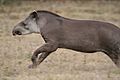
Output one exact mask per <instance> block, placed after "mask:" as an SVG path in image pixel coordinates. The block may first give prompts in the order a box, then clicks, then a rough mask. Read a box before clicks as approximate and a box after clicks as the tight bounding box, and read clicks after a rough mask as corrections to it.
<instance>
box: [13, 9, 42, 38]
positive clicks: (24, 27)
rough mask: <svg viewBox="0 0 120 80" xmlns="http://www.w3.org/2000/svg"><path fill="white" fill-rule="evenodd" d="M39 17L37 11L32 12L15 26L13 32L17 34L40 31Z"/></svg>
mask: <svg viewBox="0 0 120 80" xmlns="http://www.w3.org/2000/svg"><path fill="white" fill-rule="evenodd" d="M38 18H39V17H38V13H37V12H36V11H34V12H32V13H30V15H29V16H28V17H27V18H26V19H25V20H23V21H21V22H20V23H18V24H17V25H16V26H15V27H14V29H13V31H12V34H13V35H14V36H15V35H25V34H30V33H39V32H40V28H39V26H38V25H37V20H38Z"/></svg>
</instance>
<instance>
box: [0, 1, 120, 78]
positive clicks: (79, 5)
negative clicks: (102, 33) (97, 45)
mask: <svg viewBox="0 0 120 80" xmlns="http://www.w3.org/2000/svg"><path fill="white" fill-rule="evenodd" d="M36 9H37V10H41V9H44V10H49V11H53V12H56V13H58V14H60V15H62V16H65V17H69V18H75V19H93V20H101V21H107V22H111V23H113V24H116V25H117V26H120V1H118V2H117V1H108V2H105V1H104V0H102V1H101V2H100V1H88V2H86V1H64V0H61V1H60V0H59V1H56V2H53V1H52V0H51V1H50V0H49V1H45V2H42V1H34V2H33V1H26V2H25V1H24V2H22V3H20V4H13V5H8V6H4V5H2V6H0V80H120V70H119V69H117V68H116V67H115V65H114V64H113V62H112V61H111V60H110V59H109V57H107V56H106V55H105V54H103V53H101V52H98V53H94V54H87V53H86V54H85V53H80V52H75V51H72V50H66V49H58V50H57V51H56V52H54V53H52V54H51V55H50V56H49V57H48V58H47V59H46V60H45V61H44V62H43V63H41V64H40V66H39V67H38V68H37V69H28V68H27V66H28V65H29V64H31V61H30V57H31V55H32V52H33V51H34V50H35V49H36V48H37V47H39V46H41V45H42V44H44V41H43V39H42V38H41V36H39V35H36V34H31V35H26V36H17V37H13V36H12V35H11V30H12V28H13V26H14V25H15V24H17V23H18V22H19V21H20V20H23V19H24V18H25V17H26V16H27V15H28V14H29V13H30V12H31V11H33V10H36Z"/></svg>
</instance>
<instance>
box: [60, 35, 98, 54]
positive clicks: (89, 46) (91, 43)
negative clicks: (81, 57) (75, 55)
mask: <svg viewBox="0 0 120 80" xmlns="http://www.w3.org/2000/svg"><path fill="white" fill-rule="evenodd" d="M60 44H61V45H60V46H61V47H62V48H67V49H72V50H76V51H81V52H95V51H97V50H98V49H100V45H99V39H98V38H97V37H96V36H93V35H90V36H88V37H87V36H84V37H83V36H74V37H68V36H67V37H66V39H64V40H62V41H61V43H60Z"/></svg>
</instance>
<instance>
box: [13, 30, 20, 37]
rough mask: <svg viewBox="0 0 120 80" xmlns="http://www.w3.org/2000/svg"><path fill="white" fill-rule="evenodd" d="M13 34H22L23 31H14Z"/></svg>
mask: <svg viewBox="0 0 120 80" xmlns="http://www.w3.org/2000/svg"><path fill="white" fill-rule="evenodd" d="M12 34H13V36H15V35H22V33H21V32H20V31H13V32H12Z"/></svg>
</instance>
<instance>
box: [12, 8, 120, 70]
mask: <svg viewBox="0 0 120 80" xmlns="http://www.w3.org/2000/svg"><path fill="white" fill-rule="evenodd" d="M12 33H13V35H14V36H15V35H26V34H31V33H38V34H41V35H42V37H43V39H44V41H45V44H44V45H42V46H41V47H39V48H38V49H37V50H35V52H34V53H33V55H32V58H31V60H32V65H30V66H29V67H30V68H35V67H37V66H38V65H39V64H40V63H41V62H42V61H43V60H44V59H45V58H46V57H47V56H48V55H49V54H50V53H52V52H54V51H56V50H57V49H58V48H66V49H72V50H75V51H79V52H85V53H94V52H104V53H105V54H106V55H108V56H109V57H110V58H111V60H112V61H113V62H114V63H115V64H116V65H117V66H118V67H119V68H120V28H118V27H117V26H115V25H113V24H111V23H108V22H102V21H93V20H74V19H69V18H64V17H62V16H60V15H57V14H55V13H53V12H50V11H45V10H37V11H33V12H31V13H30V14H29V16H28V17H27V18H26V19H25V20H23V21H21V22H20V23H18V24H17V25H16V26H15V27H14V29H13V31H12ZM39 54H40V56H39Z"/></svg>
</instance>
